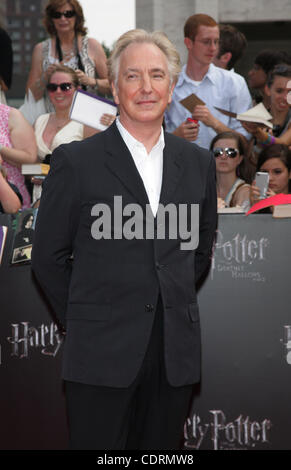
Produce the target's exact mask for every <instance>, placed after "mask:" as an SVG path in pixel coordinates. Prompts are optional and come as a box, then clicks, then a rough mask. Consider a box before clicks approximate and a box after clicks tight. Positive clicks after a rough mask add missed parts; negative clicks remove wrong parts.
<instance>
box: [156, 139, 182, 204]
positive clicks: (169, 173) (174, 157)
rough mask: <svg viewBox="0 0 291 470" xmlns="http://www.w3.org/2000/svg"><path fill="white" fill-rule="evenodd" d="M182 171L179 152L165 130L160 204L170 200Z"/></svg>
mask: <svg viewBox="0 0 291 470" xmlns="http://www.w3.org/2000/svg"><path fill="white" fill-rule="evenodd" d="M182 173H183V166H182V162H181V159H180V152H179V151H177V150H176V149H175V148H173V145H172V143H170V142H169V138H168V136H167V133H166V132H165V148H164V159H163V182H162V189H161V196H160V204H163V205H166V204H167V203H168V202H170V200H171V195H172V193H173V192H174V191H175V188H176V187H177V184H178V182H179V180H180V178H181V175H182Z"/></svg>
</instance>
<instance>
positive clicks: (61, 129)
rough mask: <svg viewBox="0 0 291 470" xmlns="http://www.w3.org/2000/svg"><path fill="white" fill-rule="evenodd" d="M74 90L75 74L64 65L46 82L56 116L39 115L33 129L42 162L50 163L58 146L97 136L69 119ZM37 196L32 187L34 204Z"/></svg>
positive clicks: (35, 189) (92, 131) (94, 130)
mask: <svg viewBox="0 0 291 470" xmlns="http://www.w3.org/2000/svg"><path fill="white" fill-rule="evenodd" d="M77 87H78V77H77V74H76V72H75V71H74V70H72V69H70V68H69V67H66V66H65V65H58V66H57V67H56V69H55V70H54V72H53V73H52V74H51V76H50V77H49V79H48V84H47V91H48V95H49V98H50V100H51V102H52V104H53V106H54V109H55V112H53V113H48V114H42V115H41V116H39V117H38V118H37V120H36V122H35V126H34V131H35V137H36V143H37V150H38V158H39V160H40V161H42V162H45V163H49V161H50V155H51V154H52V152H53V150H54V149H55V148H56V147H58V146H59V145H61V144H66V143H69V142H72V141H74V140H83V139H84V138H86V137H89V136H90V135H93V134H95V133H97V132H99V131H98V130H97V129H93V128H91V127H88V126H84V125H83V124H80V123H78V122H75V121H71V119H70V116H69V112H70V108H71V104H72V100H73V96H74V93H75V91H76V89H77ZM33 182H36V180H34V181H33ZM40 193H41V189H40V187H39V188H37V187H34V194H33V202H34V201H35V200H36V199H38V198H39V197H40Z"/></svg>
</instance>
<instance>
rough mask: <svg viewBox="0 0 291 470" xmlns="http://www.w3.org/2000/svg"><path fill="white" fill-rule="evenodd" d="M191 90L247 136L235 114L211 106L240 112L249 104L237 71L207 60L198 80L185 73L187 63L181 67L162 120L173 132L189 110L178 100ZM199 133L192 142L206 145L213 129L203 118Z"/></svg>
mask: <svg viewBox="0 0 291 470" xmlns="http://www.w3.org/2000/svg"><path fill="white" fill-rule="evenodd" d="M191 93H194V94H195V95H197V96H198V97H199V98H200V99H201V100H202V101H204V103H205V104H206V106H207V107H208V109H209V111H210V112H211V114H212V115H213V116H214V117H216V118H217V119H219V121H221V122H222V123H223V124H225V125H226V126H227V127H229V128H230V129H233V130H235V131H237V132H240V133H241V134H243V135H245V136H246V137H247V138H249V134H248V133H247V132H246V131H245V130H244V128H243V127H242V125H241V123H240V122H239V121H238V120H237V119H234V118H231V117H229V116H225V115H224V114H222V113H220V112H219V111H218V110H217V109H215V108H214V106H217V107H219V108H222V109H225V110H227V111H232V112H234V113H243V112H244V111H247V110H248V109H250V108H251V107H252V99H251V95H250V92H249V89H248V87H247V84H246V81H245V79H244V78H243V77H242V76H241V75H238V74H237V73H233V72H230V71H229V70H224V69H222V68H220V67H216V66H215V65H213V64H210V66H209V69H208V72H207V73H206V74H205V75H204V77H203V80H202V81H201V82H200V83H198V84H197V83H195V82H194V81H193V80H191V78H189V77H188V75H187V74H186V65H184V67H183V68H182V72H181V73H180V76H179V79H178V81H177V84H176V86H175V89H174V93H173V98H172V102H171V104H170V106H169V108H168V110H167V111H166V113H165V124H166V130H167V131H168V132H173V131H174V130H175V129H176V128H177V127H179V126H180V124H182V122H184V121H185V120H186V119H187V117H191V113H190V112H189V111H188V110H187V109H186V108H184V106H183V105H181V103H180V100H182V99H184V98H186V97H187V96H188V95H190V94H191ZM199 125H200V127H199V134H198V138H197V139H196V141H195V143H196V144H197V145H200V146H201V147H204V148H207V149H209V146H210V143H211V141H212V139H213V137H215V136H216V134H217V133H216V132H215V131H214V130H213V129H212V128H211V127H208V126H205V124H203V123H202V122H199Z"/></svg>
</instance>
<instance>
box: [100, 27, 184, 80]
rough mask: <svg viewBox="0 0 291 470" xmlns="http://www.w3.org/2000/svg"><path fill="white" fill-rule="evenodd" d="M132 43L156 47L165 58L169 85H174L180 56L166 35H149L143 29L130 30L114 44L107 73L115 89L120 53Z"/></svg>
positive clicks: (155, 32)
mask: <svg viewBox="0 0 291 470" xmlns="http://www.w3.org/2000/svg"><path fill="white" fill-rule="evenodd" d="M133 43H138V44H144V43H148V44H154V45H155V46H157V47H158V48H159V49H160V50H161V51H162V52H163V53H164V54H165V56H166V59H167V63H168V70H169V74H170V81H171V84H172V83H173V82H174V83H176V81H177V80H178V76H179V73H180V71H181V65H180V56H179V54H178V52H177V50H176V48H175V46H174V45H173V44H172V42H171V41H170V40H169V38H168V37H167V36H166V34H165V33H163V32H162V31H154V32H152V33H149V32H148V31H145V30H144V29H132V30H130V31H127V32H126V33H124V34H123V35H122V36H120V38H119V39H118V40H117V42H116V43H115V46H114V49H113V51H112V52H111V55H110V57H109V59H108V72H109V80H110V82H113V83H114V84H115V86H116V87H117V80H118V73H119V64H120V56H121V54H122V52H123V51H124V50H125V49H126V48H127V46H129V45H130V44H133Z"/></svg>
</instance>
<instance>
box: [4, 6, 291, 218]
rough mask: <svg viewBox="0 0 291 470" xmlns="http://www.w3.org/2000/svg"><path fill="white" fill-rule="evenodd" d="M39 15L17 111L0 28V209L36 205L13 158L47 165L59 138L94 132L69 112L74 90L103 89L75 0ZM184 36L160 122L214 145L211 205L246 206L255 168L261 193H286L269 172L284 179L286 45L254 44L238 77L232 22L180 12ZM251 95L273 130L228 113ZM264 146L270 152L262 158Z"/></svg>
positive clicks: (289, 131)
mask: <svg viewBox="0 0 291 470" xmlns="http://www.w3.org/2000/svg"><path fill="white" fill-rule="evenodd" d="M43 23H44V26H45V29H46V31H47V35H48V39H46V40H45V41H43V42H40V43H38V44H36V46H35V48H34V50H33V54H32V62H31V69H30V73H29V76H28V80H27V85H26V98H25V103H24V105H23V106H22V107H21V108H20V110H17V109H15V108H12V107H10V106H8V105H7V104H5V102H4V100H5V92H6V91H7V90H8V89H9V87H10V85H11V77H12V60H11V55H12V51H11V41H10V39H9V36H8V35H7V33H6V32H5V31H4V30H3V29H0V40H1V54H2V51H4V50H5V54H6V55H5V58H4V59H3V60H2V59H1V69H0V92H1V96H0V168H1V173H0V210H1V211H2V212H6V213H15V212H17V211H18V210H19V209H21V208H28V207H30V206H31V205H33V204H37V201H38V200H39V198H40V195H41V180H35V183H34V184H33V185H31V182H29V181H28V179H26V180H25V178H24V176H23V175H22V174H21V165H22V164H25V163H36V162H45V163H49V161H50V155H51V153H52V152H53V150H54V149H55V148H57V147H58V146H59V145H60V144H64V143H69V142H71V141H74V140H83V139H85V138H86V137H88V136H90V135H92V134H94V133H96V132H99V131H97V130H96V129H92V128H88V127H87V126H84V125H83V124H80V123H78V122H75V121H72V120H71V119H70V116H69V110H70V107H71V103H72V99H73V96H74V93H75V91H76V90H77V89H78V88H83V89H84V90H87V91H88V92H89V93H92V94H97V95H103V96H104V95H109V94H110V93H111V86H110V79H109V78H108V71H107V59H106V56H105V53H104V51H103V48H102V46H101V45H100V44H99V42H98V41H96V39H94V38H91V37H88V35H87V29H86V27H85V18H84V15H83V11H82V7H81V6H80V4H79V2H78V0H68V1H66V0H49V1H48V3H47V6H46V8H45V11H44V17H43ZM4 43H5V47H3V48H2V44H4ZM184 43H185V46H186V48H187V51H188V57H187V62H186V64H185V65H184V66H183V67H182V71H181V73H180V75H179V77H178V80H177V82H176V84H175V87H174V90H173V94H172V99H171V103H170V104H169V106H168V108H167V110H166V112H165V118H164V127H165V129H166V131H168V132H170V133H173V134H175V135H176V136H179V137H180V138H182V139H185V140H188V141H190V142H192V143H193V144H196V145H199V146H201V147H203V148H206V149H209V150H210V151H211V152H212V153H213V155H214V157H215V163H216V169H217V194H218V208H219V209H221V208H227V207H239V208H241V209H242V210H244V211H245V210H247V209H248V208H249V207H250V206H251V205H252V204H253V203H254V202H255V201H257V200H258V197H259V195H258V188H257V187H256V183H255V174H256V171H258V169H259V170H260V171H265V172H268V173H269V175H270V182H269V188H268V193H267V195H268V196H269V195H272V194H274V193H278V192H279V191H280V192H284V193H286V192H288V191H289V185H288V184H273V182H272V181H273V180H272V178H276V177H278V173H279V170H278V169H276V167H277V166H279V167H281V166H283V167H284V168H283V170H284V171H283V173H284V174H285V173H286V175H287V177H288V180H289V178H290V177H291V174H290V166H291V164H290V160H291V152H290V148H291V112H290V104H289V103H288V101H287V96H288V92H289V91H291V56H290V55H289V54H288V53H287V52H285V51H277V50H264V51H261V52H260V53H259V54H258V55H257V56H256V58H255V60H254V65H253V67H252V68H251V70H250V71H249V73H248V77H247V79H245V78H244V77H243V76H242V75H240V74H238V73H236V72H235V71H234V66H235V65H236V63H237V61H238V60H239V59H240V58H241V57H242V55H243V54H244V53H245V51H246V49H247V39H246V38H245V36H244V34H242V33H241V32H240V31H239V30H238V29H237V28H235V27H234V26H231V25H219V24H217V22H216V21H215V20H214V19H213V18H211V17H210V16H208V15H206V14H196V15H192V16H190V18H188V19H187V21H186V22H185V26H184ZM190 95H192V96H193V95H194V102H192V108H191V107H190V108H189V105H188V106H187V107H185V106H184V105H183V104H182V103H181V101H182V100H185V99H187V98H188V97H190ZM259 102H261V103H262V104H263V105H264V107H265V108H266V109H267V110H268V111H269V112H270V114H271V116H272V121H271V122H272V129H271V128H266V127H265V126H264V125H263V124H261V123H254V122H246V121H241V120H238V119H236V117H235V115H236V114H240V113H244V112H245V111H247V110H249V109H250V108H252V107H253V106H254V105H255V104H256V103H259ZM221 110H223V111H225V112H224V113H222V112H221ZM102 119H103V121H102V120H101V122H102V123H103V124H105V125H106V124H111V123H112V122H113V121H114V116H110V115H105V116H103V117H102ZM28 121H29V122H30V124H29V123H28ZM269 154H270V155H272V157H266V155H269ZM282 154H284V159H282V157H281V155H282ZM262 156H263V157H262ZM264 158H266V160H264ZM267 161H268V162H269V163H268V164H267ZM279 162H280V164H279ZM271 163H272V165H271ZM274 165H275V167H274ZM277 170H278V171H277ZM285 170H286V171H285Z"/></svg>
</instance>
